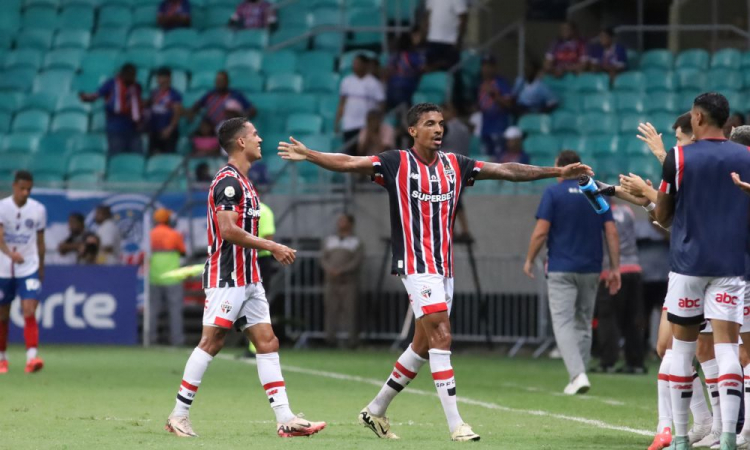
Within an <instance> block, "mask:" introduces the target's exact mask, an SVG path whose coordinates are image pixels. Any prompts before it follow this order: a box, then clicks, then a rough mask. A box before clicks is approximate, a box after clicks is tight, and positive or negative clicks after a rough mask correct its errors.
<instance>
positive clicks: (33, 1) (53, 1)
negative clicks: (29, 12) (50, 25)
mask: <svg viewBox="0 0 750 450" xmlns="http://www.w3.org/2000/svg"><path fill="white" fill-rule="evenodd" d="M10 3H11V4H12V3H13V1H11V2H10ZM17 3H19V4H20V3H21V2H20V0H18V1H17ZM23 6H24V8H32V7H34V6H49V7H52V8H59V7H60V0H24V1H23Z"/></svg>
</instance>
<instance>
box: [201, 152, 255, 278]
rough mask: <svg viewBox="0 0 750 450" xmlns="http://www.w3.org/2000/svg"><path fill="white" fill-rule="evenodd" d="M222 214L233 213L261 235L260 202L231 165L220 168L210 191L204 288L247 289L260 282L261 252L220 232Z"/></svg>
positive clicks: (239, 223) (240, 224)
mask: <svg viewBox="0 0 750 450" xmlns="http://www.w3.org/2000/svg"><path fill="white" fill-rule="evenodd" d="M219 211H234V212H236V213H237V214H238V215H237V226H238V227H240V228H242V229H243V230H245V231H247V232H248V233H250V234H252V235H253V236H257V235H258V221H259V220H260V200H259V199H258V194H257V192H256V191H255V188H254V187H253V184H252V183H251V182H250V180H248V179H247V177H245V176H244V175H242V174H241V173H240V172H239V171H238V170H237V169H236V168H235V167H234V166H232V165H231V164H228V165H226V166H225V167H224V168H223V169H221V170H220V171H219V172H218V173H217V174H216V176H215V177H214V180H213V182H211V188H210V189H209V190H208V214H207V219H208V227H207V228H208V230H207V231H208V260H206V266H205V267H204V269H203V288H205V289H209V288H217V287H235V286H245V285H248V284H250V283H258V282H260V281H261V278H260V268H259V267H258V251H257V250H255V249H252V248H242V247H240V246H238V245H234V244H230V243H229V242H226V241H224V240H223V239H222V238H221V233H220V232H219V220H218V217H217V213H218V212H219Z"/></svg>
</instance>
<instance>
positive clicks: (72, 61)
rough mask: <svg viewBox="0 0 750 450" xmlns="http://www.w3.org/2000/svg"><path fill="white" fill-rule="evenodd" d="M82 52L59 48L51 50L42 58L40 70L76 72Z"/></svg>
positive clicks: (75, 49) (74, 49)
mask: <svg viewBox="0 0 750 450" xmlns="http://www.w3.org/2000/svg"><path fill="white" fill-rule="evenodd" d="M82 60H83V50H82V49H77V48H61V49H57V50H52V51H50V52H48V53H47V55H46V56H45V57H44V64H43V65H42V69H44V70H50V69H68V70H74V71H77V70H78V69H79V68H80V67H81V61H82Z"/></svg>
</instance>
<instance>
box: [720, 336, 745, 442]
mask: <svg viewBox="0 0 750 450" xmlns="http://www.w3.org/2000/svg"><path fill="white" fill-rule="evenodd" d="M739 347H740V345H739V344H715V345H714V350H715V352H716V361H718V362H719V398H720V399H721V400H720V402H721V425H722V432H723V433H732V434H734V433H736V432H737V418H738V415H739V413H740V403H741V402H742V387H743V379H742V366H741V365H740V356H739Z"/></svg>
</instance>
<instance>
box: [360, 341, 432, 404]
mask: <svg viewBox="0 0 750 450" xmlns="http://www.w3.org/2000/svg"><path fill="white" fill-rule="evenodd" d="M426 362H427V360H426V359H424V358H421V357H420V356H419V355H417V354H416V353H415V352H414V350H412V348H411V345H409V348H407V349H406V350H405V351H404V353H402V354H401V356H399V358H398V360H397V361H396V364H395V365H394V366H393V372H392V373H391V376H390V377H388V381H386V382H385V384H384V385H383V387H382V388H380V392H378V395H376V396H375V398H374V399H373V400H372V401H371V402H370V404H369V405H367V408H368V409H369V410H370V412H371V413H372V414H374V415H376V416H384V415H385V412H386V410H387V409H388V405H390V404H391V401H393V399H394V398H395V397H396V395H398V393H399V392H401V391H402V390H403V389H404V388H405V387H406V386H407V385H408V384H409V383H410V382H411V380H413V379H414V377H416V376H417V373H419V369H420V368H421V367H422V366H423V365H424V363H426Z"/></svg>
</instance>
